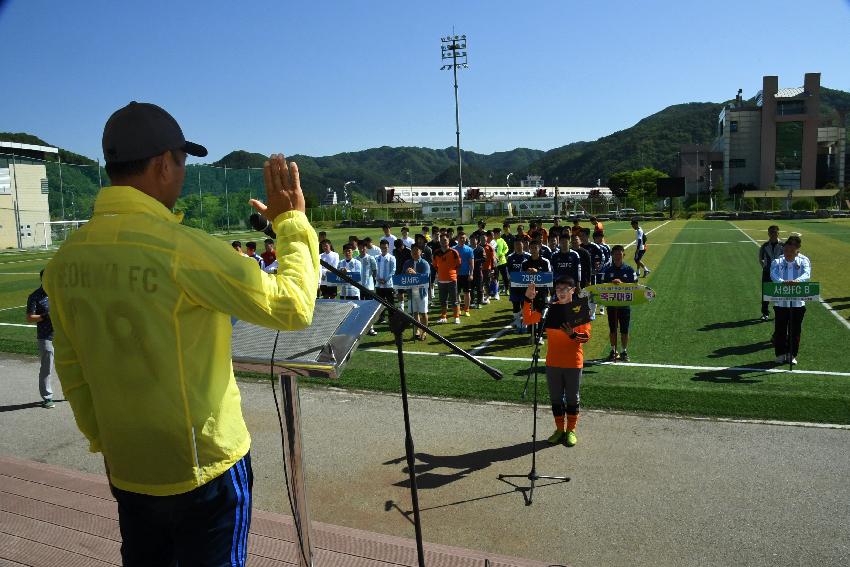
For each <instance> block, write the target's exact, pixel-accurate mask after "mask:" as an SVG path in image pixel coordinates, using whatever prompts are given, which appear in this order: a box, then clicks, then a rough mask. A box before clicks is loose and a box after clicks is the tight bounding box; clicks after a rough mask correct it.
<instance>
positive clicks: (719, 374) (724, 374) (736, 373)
mask: <svg viewBox="0 0 850 567" xmlns="http://www.w3.org/2000/svg"><path fill="white" fill-rule="evenodd" d="M775 366H776V365H775V364H773V363H772V362H760V363H756V364H754V365H753V364H751V365H747V366H742V367H735V366H733V367H731V368H723V369H721V370H706V371H703V372H697V373H696V374H694V376H693V378H691V380H693V381H694V382H714V383H715V384H759V383H761V382H762V380H756V379H754V378H747V377H746V376H747V375H750V374H752V375H755V376H764V375H765V373H764V372H761V369H765V370H767V369H769V368H774V367H775Z"/></svg>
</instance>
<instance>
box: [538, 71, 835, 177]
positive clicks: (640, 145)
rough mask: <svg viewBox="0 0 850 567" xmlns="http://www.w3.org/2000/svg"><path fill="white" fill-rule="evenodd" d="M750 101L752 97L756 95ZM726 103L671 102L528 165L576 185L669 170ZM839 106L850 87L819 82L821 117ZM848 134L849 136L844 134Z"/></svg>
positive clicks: (700, 140) (711, 128)
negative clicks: (616, 129) (684, 146)
mask: <svg viewBox="0 0 850 567" xmlns="http://www.w3.org/2000/svg"><path fill="white" fill-rule="evenodd" d="M748 102H750V103H754V102H755V100H754V99H750V100H749V101H748ZM724 104H726V103H722V104H721V103H713V102H691V103H687V104H677V105H674V106H669V107H667V108H665V109H664V110H662V111H660V112H657V113H655V114H653V115H651V116H648V117H646V118H644V119H642V120H640V121H639V122H638V123H637V124H635V125H634V126H632V127H631V128H626V129H625V130H621V131H619V132H615V133H613V134H610V135H608V136H604V137H602V138H599V139H598V140H596V141H594V142H579V143H576V144H570V145H568V146H564V147H562V148H556V149H554V150H550V151H548V152H546V155H545V156H544V157H543V158H541V159H540V160H538V161H536V162H534V163H532V164H531V165H530V166H529V169H531V170H533V171H535V172H536V173H538V174H540V175H543V178H544V179H545V180H546V182H547V183H554V180H555V178H556V177H557V178H559V180H560V181H561V183H563V182H564V180H569V182H570V183H573V184H576V185H595V184H596V180H597V179H601V180H602V183H603V184H604V183H606V181H607V180H608V179H609V178H610V177H611V175H612V174H614V173H616V172H618V171H624V170H633V169H640V168H643V167H652V168H655V169H658V170H661V171H666V172H668V173H672V172H673V169H674V167H675V163H676V152H677V151H679V146H681V145H682V144H711V143H712V142H713V141H714V138H715V135H716V130H715V129H716V124H717V116H718V114H719V113H720V110H721V108H722V107H723V105H724ZM839 111H844V112H847V111H850V93H847V92H844V91H839V90H834V89H828V88H825V87H824V88H822V89H821V107H820V114H821V117H822V118H823V120H824V121H825V123H830V124H838V123H839V119H840V118H839V114H838V112H839ZM848 139H850V137H848Z"/></svg>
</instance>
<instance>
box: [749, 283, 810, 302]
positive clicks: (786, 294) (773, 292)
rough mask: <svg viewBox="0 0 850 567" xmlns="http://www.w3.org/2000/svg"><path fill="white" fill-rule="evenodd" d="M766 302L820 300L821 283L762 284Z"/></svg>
mask: <svg viewBox="0 0 850 567" xmlns="http://www.w3.org/2000/svg"><path fill="white" fill-rule="evenodd" d="M762 294H763V297H764V301H789V300H793V301H817V300H819V299H820V283H818V282H801V283H794V284H788V283H774V282H765V283H763V284H762Z"/></svg>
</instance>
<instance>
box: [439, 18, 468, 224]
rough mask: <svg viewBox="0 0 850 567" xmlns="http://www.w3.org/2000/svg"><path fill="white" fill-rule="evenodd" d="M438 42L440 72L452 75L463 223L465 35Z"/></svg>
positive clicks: (459, 206)
mask: <svg viewBox="0 0 850 567" xmlns="http://www.w3.org/2000/svg"><path fill="white" fill-rule="evenodd" d="M440 41H441V42H442V43H443V45H441V46H440V51H441V56H442V60H443V63H444V65H443V66H442V67H440V70H441V71H446V70H448V69H451V70H452V74H453V75H454V88H455V134H456V135H457V204H458V209H457V215H458V218H459V219H460V221H461V222H463V162H462V160H461V157H460V105H459V103H458V92H457V70H458V69H469V65H467V63H466V53H467V52H466V35H460V36H458V35H455V34H454V32H452V35H450V36H446V37H441V38H440ZM449 61H450V62H449Z"/></svg>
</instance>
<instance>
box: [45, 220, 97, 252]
mask: <svg viewBox="0 0 850 567" xmlns="http://www.w3.org/2000/svg"><path fill="white" fill-rule="evenodd" d="M87 222H89V221H88V220H66V221H46V222H40V223H36V232H37V233H38V226H39V225H40V226H41V227H42V228H41V235H42V241H41V242H40V243H39V245H40V247H42V248H44V249H45V250H47V249H48V248H50V247H51V246H55V245H58V244H61V243H62V242H64V241H65V239H67V238H68V236H69V235H70V234H71V233H72V232H73V231H75V230H77V229H78V228H80V227H81V226H83V225H84V224H85V223H87Z"/></svg>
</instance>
